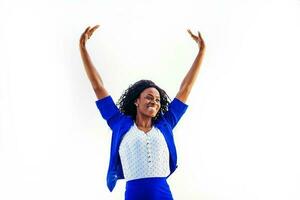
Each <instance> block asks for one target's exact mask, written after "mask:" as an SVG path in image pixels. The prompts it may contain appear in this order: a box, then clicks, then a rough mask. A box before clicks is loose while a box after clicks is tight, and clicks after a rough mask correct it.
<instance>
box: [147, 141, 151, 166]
mask: <svg viewBox="0 0 300 200" xmlns="http://www.w3.org/2000/svg"><path fill="white" fill-rule="evenodd" d="M146 147H147V161H148V164H151V163H152V158H151V144H150V136H149V135H147V137H146Z"/></svg>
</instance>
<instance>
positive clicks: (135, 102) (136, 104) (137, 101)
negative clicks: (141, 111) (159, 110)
mask: <svg viewBox="0 0 300 200" xmlns="http://www.w3.org/2000/svg"><path fill="white" fill-rule="evenodd" d="M134 105H135V106H136V107H137V106H138V105H139V99H136V100H135V101H134Z"/></svg>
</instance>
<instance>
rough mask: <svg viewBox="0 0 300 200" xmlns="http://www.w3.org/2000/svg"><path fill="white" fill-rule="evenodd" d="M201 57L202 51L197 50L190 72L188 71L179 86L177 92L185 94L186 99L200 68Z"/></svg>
mask: <svg viewBox="0 0 300 200" xmlns="http://www.w3.org/2000/svg"><path fill="white" fill-rule="evenodd" d="M203 56H204V49H203V50H201V51H200V50H199V51H198V54H197V56H196V58H195V60H194V62H193V64H192V66H191V68H190V70H189V71H188V73H187V74H186V76H185V77H184V79H183V81H182V83H181V85H180V89H179V92H184V93H186V94H185V96H186V97H187V96H188V95H189V93H190V91H191V89H192V87H193V85H194V82H195V80H196V78H197V76H198V73H199V70H200V66H201V63H202V60H203Z"/></svg>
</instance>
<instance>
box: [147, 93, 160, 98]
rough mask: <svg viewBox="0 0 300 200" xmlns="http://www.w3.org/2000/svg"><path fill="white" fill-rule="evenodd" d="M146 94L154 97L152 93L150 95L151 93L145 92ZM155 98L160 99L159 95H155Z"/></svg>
mask: <svg viewBox="0 0 300 200" xmlns="http://www.w3.org/2000/svg"><path fill="white" fill-rule="evenodd" d="M147 95H150V96H152V97H154V95H152V94H150V93H149V94H147ZM155 97H156V98H159V99H160V96H155Z"/></svg>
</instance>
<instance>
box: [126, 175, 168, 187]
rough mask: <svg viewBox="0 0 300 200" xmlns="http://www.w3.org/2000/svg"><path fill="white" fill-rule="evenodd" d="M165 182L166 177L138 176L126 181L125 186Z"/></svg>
mask: <svg viewBox="0 0 300 200" xmlns="http://www.w3.org/2000/svg"><path fill="white" fill-rule="evenodd" d="M166 183H167V177H149V178H140V179H134V180H129V181H127V182H126V186H127V187H134V186H139V187H141V186H151V185H161V184H166Z"/></svg>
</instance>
